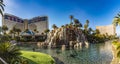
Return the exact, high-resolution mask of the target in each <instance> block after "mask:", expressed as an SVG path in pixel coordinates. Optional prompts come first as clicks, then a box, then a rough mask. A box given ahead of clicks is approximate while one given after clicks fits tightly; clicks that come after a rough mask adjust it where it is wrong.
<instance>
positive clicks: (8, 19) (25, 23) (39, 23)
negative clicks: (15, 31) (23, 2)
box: [2, 13, 48, 34]
mask: <svg viewBox="0 0 120 64" xmlns="http://www.w3.org/2000/svg"><path fill="white" fill-rule="evenodd" d="M2 25H6V26H7V27H8V29H9V30H8V32H9V31H10V30H12V28H13V27H15V28H19V29H21V31H22V32H24V31H25V30H26V29H29V30H30V31H32V32H33V31H34V30H37V31H38V34H41V33H42V32H44V30H46V29H48V17H47V16H38V17H34V18H31V19H22V18H19V17H17V16H15V15H11V14H7V13H5V14H4V16H3V20H2Z"/></svg>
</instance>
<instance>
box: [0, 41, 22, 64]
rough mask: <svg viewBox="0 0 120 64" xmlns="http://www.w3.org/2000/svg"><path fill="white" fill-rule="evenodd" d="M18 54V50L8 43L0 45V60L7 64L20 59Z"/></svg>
mask: <svg viewBox="0 0 120 64" xmlns="http://www.w3.org/2000/svg"><path fill="white" fill-rule="evenodd" d="M20 54H21V53H20V49H19V48H17V47H16V46H15V45H13V44H11V43H9V42H6V43H1V44H0V58H2V59H3V60H4V61H6V62H7V63H8V64H11V62H12V61H13V60H16V59H20Z"/></svg>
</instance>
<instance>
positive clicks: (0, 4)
mask: <svg viewBox="0 0 120 64" xmlns="http://www.w3.org/2000/svg"><path fill="white" fill-rule="evenodd" d="M4 6H5V5H4V3H3V0H0V14H1V15H2V16H3V11H4Z"/></svg>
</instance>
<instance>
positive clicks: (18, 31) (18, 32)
mask: <svg viewBox="0 0 120 64" xmlns="http://www.w3.org/2000/svg"><path fill="white" fill-rule="evenodd" d="M16 32H17V34H18V36H19V34H20V32H21V29H19V28H17V29H16Z"/></svg>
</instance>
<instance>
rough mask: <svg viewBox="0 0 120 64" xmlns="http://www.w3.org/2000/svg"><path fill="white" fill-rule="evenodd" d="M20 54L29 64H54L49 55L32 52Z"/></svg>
mask: <svg viewBox="0 0 120 64" xmlns="http://www.w3.org/2000/svg"><path fill="white" fill-rule="evenodd" d="M21 52H22V55H21V56H23V57H24V58H26V59H28V62H29V64H54V59H53V58H52V57H51V56H50V55H47V54H44V53H40V52H32V51H21Z"/></svg>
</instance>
